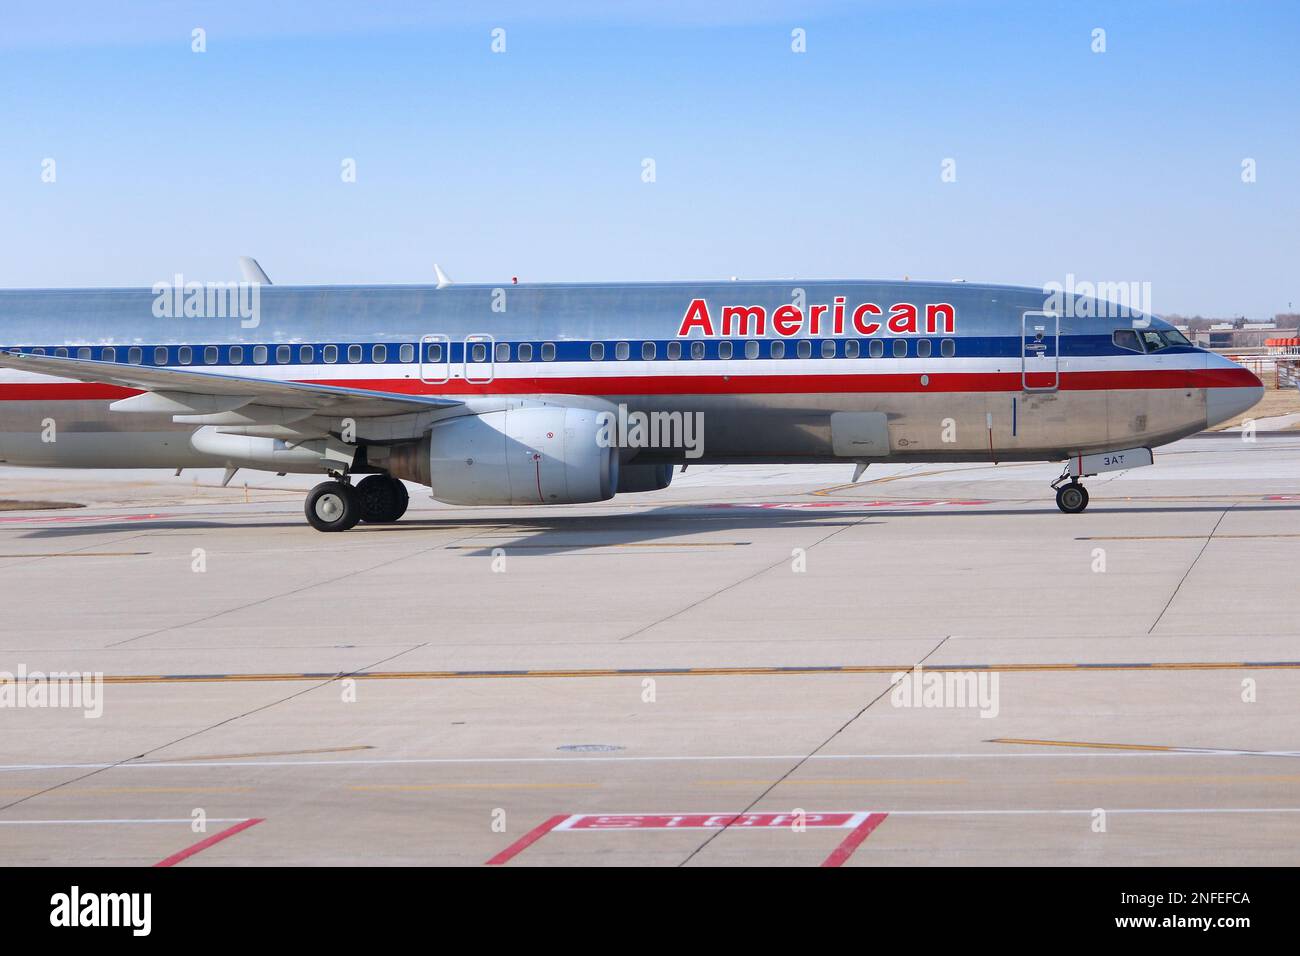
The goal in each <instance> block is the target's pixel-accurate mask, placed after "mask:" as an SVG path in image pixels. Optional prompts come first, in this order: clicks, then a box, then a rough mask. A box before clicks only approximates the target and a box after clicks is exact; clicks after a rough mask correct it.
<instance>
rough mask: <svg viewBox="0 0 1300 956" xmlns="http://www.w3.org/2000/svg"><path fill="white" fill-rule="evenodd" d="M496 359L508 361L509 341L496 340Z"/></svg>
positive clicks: (378, 346) (379, 346) (380, 346)
mask: <svg viewBox="0 0 1300 956" xmlns="http://www.w3.org/2000/svg"><path fill="white" fill-rule="evenodd" d="M375 347H376V348H383V346H382V345H377V346H375ZM375 361H379V359H376V360H375ZM497 361H498V362H509V361H510V343H509V342H498V343H497Z"/></svg>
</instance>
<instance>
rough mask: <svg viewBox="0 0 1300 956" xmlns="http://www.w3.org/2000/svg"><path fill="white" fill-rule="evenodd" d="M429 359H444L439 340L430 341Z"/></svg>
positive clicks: (437, 360) (436, 360)
mask: <svg viewBox="0 0 1300 956" xmlns="http://www.w3.org/2000/svg"><path fill="white" fill-rule="evenodd" d="M330 348H334V346H332V345H331V346H330ZM329 361H333V359H330V360H329ZM428 361H430V362H435V363H436V362H441V361H442V345H441V344H439V343H438V342H430V343H429V355H428Z"/></svg>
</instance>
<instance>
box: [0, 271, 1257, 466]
mask: <svg viewBox="0 0 1300 956" xmlns="http://www.w3.org/2000/svg"><path fill="white" fill-rule="evenodd" d="M202 298H203V297H202V296H200V299H202ZM255 298H256V299H257V301H256V303H255V305H256V308H255V309H248V308H244V309H243V310H242V311H241V309H240V307H239V303H238V302H237V301H235V300H231V302H230V303H229V304H230V308H226V309H222V308H217V309H214V308H213V298H212V297H211V296H207V298H206V300H204V301H199V302H197V303H193V304H194V308H193V309H189V308H187V303H188V302H189V300H188V299H187V297H186V295H185V294H184V293H183V290H173V289H169V290H166V291H160V290H158V289H153V290H150V289H140V290H126V289H123V290H117V289H105V290H66V291H65V290H45V291H2V292H0V347H3V348H5V349H8V350H10V351H14V352H19V353H26V354H43V355H49V356H60V357H61V356H67V357H70V358H83V359H91V360H96V361H109V362H115V363H123V364H128V365H137V366H142V367H157V368H174V369H183V370H188V371H193V372H207V373H213V374H226V375H237V376H241V377H244V378H258V379H262V378H264V379H270V380H280V381H297V382H313V383H327V384H334V385H343V386H350V387H353V388H363V389H374V390H376V391H382V392H386V393H401V394H410V395H437V396H445V397H449V398H458V399H463V400H465V401H467V403H468V405H467V408H468V410H469V411H471V412H472V411H473V410H474V409H475V408H476V407H482V406H483V403H485V402H486V403H489V404H490V403H491V402H492V401H493V400H494V399H505V398H509V397H545V398H547V399H548V400H555V401H566V400H571V401H573V402H575V403H578V404H581V403H582V402H586V401H594V402H600V403H609V404H611V405H613V406H624V407H625V408H626V410H627V411H628V412H645V413H651V412H681V413H702V415H703V417H702V419H701V420H702V423H703V430H704V433H703V437H702V441H701V443H700V448H699V450H698V457H693V456H688V455H687V454H686V451H685V450H684V449H682V448H675V447H669V448H663V447H658V448H656V447H643V448H640V449H638V450H636V452H635V460H636V461H637V462H648V461H685V460H690V461H697V460H698V461H701V462H825V461H844V460H873V461H874V460H893V461H968V460H969V461H990V460H992V461H1009V460H1060V459H1065V458H1068V457H1070V456H1077V455H1080V454H1086V453H1091V452H1101V451H1106V450H1109V449H1116V448H1129V447H1140V446H1146V447H1154V446H1157V445H1161V444H1164V443H1167V442H1170V441H1174V440H1176V439H1179V438H1182V437H1184V436H1187V435H1191V434H1194V433H1195V432H1198V431H1201V430H1202V429H1204V428H1206V427H1207V426H1208V425H1213V424H1215V423H1216V422H1218V421H1222V420H1224V419H1226V418H1228V417H1230V416H1232V415H1235V414H1238V413H1239V412H1240V411H1243V410H1245V409H1246V408H1249V407H1250V406H1251V405H1252V404H1254V402H1255V401H1257V400H1258V398H1259V396H1260V394H1261V387H1260V383H1259V380H1258V379H1257V378H1255V376H1254V375H1252V374H1251V373H1250V372H1249V371H1247V370H1245V369H1243V368H1241V367H1240V366H1237V365H1236V364H1234V363H1232V362H1229V361H1227V360H1226V359H1223V358H1221V357H1219V356H1217V355H1214V354H1212V353H1210V352H1207V351H1205V350H1202V349H1198V348H1195V347H1193V346H1192V345H1190V343H1187V342H1186V340H1185V339H1182V338H1181V336H1178V335H1177V333H1176V332H1175V331H1174V330H1173V329H1172V327H1171V326H1169V325H1168V324H1167V323H1165V322H1163V321H1161V320H1159V319H1157V318H1153V317H1151V316H1135V315H1129V314H1126V315H1123V316H1121V317H1105V316H1099V315H1098V314H1097V313H1098V312H1099V311H1105V304H1104V303H1096V302H1093V303H1091V304H1090V305H1088V307H1087V308H1082V309H1076V308H1073V307H1072V304H1071V303H1067V305H1070V306H1071V307H1068V308H1065V309H1057V308H1055V307H1053V308H1048V309H1045V308H1044V304H1045V303H1044V300H1045V296H1044V294H1043V292H1042V291H1041V290H1036V289H1026V288H1015V287H1006V286H985V285H975V284H967V283H926V282H862V281H821V280H819V281H796V280H791V281H786V282H709V283H697V282H673V283H646V284H622V285H612V284H611V285H601V284H592V285H518V286H516V285H505V286H492V285H472V286H471V285H457V286H451V287H448V288H441V289H439V288H434V287H430V286H392V287H364V286H353V287H342V286H340V287H309V288H295V287H285V286H263V287H259V288H258V289H257V292H256V296H255ZM218 305H219V303H218ZM243 305H244V306H247V305H249V303H248V302H247V301H245V302H244V303H243ZM193 311H199V312H201V313H202V314H199V315H194V314H187V312H193ZM214 311H218V312H220V313H221V314H219V315H214V314H212V313H213V312H214ZM254 312H255V314H254ZM1062 313H1065V314H1062ZM1080 313H1082V314H1080ZM1148 333H1154V335H1150V334H1148ZM132 394H134V391H133V390H132V389H128V388H124V387H121V386H117V385H101V384H94V383H89V382H81V381H71V380H66V379H60V378H54V377H50V376H48V375H40V374H32V373H30V372H26V371H21V370H14V369H0V461H3V462H5V463H7V464H12V465H42V466H64V467H102V468H125V467H134V468H139V467H167V468H177V467H194V466H203V465H221V464H223V463H224V462H223V461H222V459H221V458H220V456H213V455H211V454H208V453H205V452H204V451H202V450H200V449H199V448H196V447H195V445H194V444H193V443H192V442H191V441H190V436H191V434H192V433H193V432H194V431H195V428H194V426H193V425H183V424H177V423H175V422H174V421H173V420H172V418H171V416H169V415H165V414H159V415H156V416H153V415H129V416H126V415H120V414H118V413H116V412H113V411H111V410H110V408H109V405H110V404H111V403H113V402H115V401H118V400H120V399H122V398H125V397H128V396H130V395H132ZM476 403H477V404H476ZM51 420H52V421H53V422H54V423H55V425H56V427H57V440H56V441H49V440H46V438H47V436H46V435H45V434H44V433H45V431H46V430H47V425H48V423H49V422H50V421H51ZM625 457H626V453H625Z"/></svg>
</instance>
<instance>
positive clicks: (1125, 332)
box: [1110, 329, 1142, 352]
mask: <svg viewBox="0 0 1300 956" xmlns="http://www.w3.org/2000/svg"><path fill="white" fill-rule="evenodd" d="M1110 340H1111V341H1112V342H1114V343H1115V345H1116V346H1118V347H1119V348H1122V349H1127V350H1128V351H1130V352H1141V351H1142V346H1141V344H1140V343H1139V342H1138V336H1137V333H1136V332H1134V331H1133V330H1132V329H1116V330H1115V333H1114V334H1113V335H1112V336H1111V337H1110Z"/></svg>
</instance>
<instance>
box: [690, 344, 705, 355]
mask: <svg viewBox="0 0 1300 956" xmlns="http://www.w3.org/2000/svg"><path fill="white" fill-rule="evenodd" d="M691 358H692V359H702V358H704V343H703V342H692V343H691Z"/></svg>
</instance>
